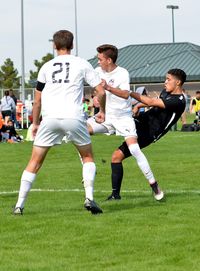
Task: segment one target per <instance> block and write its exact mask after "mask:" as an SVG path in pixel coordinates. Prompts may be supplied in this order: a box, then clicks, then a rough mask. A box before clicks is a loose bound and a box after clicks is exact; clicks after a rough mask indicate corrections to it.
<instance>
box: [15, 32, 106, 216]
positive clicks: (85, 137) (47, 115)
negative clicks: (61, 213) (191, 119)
mask: <svg viewBox="0 0 200 271" xmlns="http://www.w3.org/2000/svg"><path fill="white" fill-rule="evenodd" d="M53 41H54V46H55V49H56V50H57V54H58V56H57V57H55V58H54V59H52V60H50V61H48V62H47V63H45V64H44V65H43V66H42V68H41V69H40V71H39V74H38V80H37V87H36V90H35V98H34V105H33V128H32V132H33V136H34V137H35V140H34V145H33V150H32V156H31V158H30V161H29V163H28V165H27V167H26V169H25V170H24V172H23V174H22V177H21V186H20V190H19V196H18V201H17V203H16V206H15V208H14V214H15V215H18V214H19V215H22V214H23V209H24V204H25V200H26V198H27V195H28V192H29V191H30V189H31V186H32V184H33V182H34V180H35V178H36V174H37V172H38V170H39V169H40V167H41V166H42V164H43V161H44V159H45V157H46V154H47V152H48V151H49V149H50V148H51V147H52V146H54V145H57V144H61V143H62V139H63V137H64V136H67V138H69V139H70V141H72V142H73V144H74V145H75V147H76V148H77V150H78V152H79V153H80V156H81V158H82V161H83V169H82V174H83V183H84V188H85V196H86V200H85V202H84V207H85V208H86V209H87V210H88V211H91V213H93V214H96V213H102V210H101V208H100V207H99V206H98V205H97V204H96V203H95V201H94V199H93V186H94V179H95V173H96V166H95V163H94V160H93V154H92V146H91V140H90V136H89V133H88V130H87V124H86V121H85V118H84V113H83V104H82V101H83V86H84V80H85V81H86V82H87V83H88V84H89V85H90V86H92V87H94V88H95V89H96V92H97V96H98V99H99V102H100V111H99V113H98V115H97V119H98V121H100V122H102V121H104V119H105V90H104V88H103V87H102V85H101V79H100V77H99V76H98V74H97V73H96V72H95V71H94V69H93V68H92V66H91V65H90V63H88V62H87V61H86V60H84V59H81V58H79V57H75V56H73V55H71V50H72V48H73V34H72V33H71V32H69V31H67V30H60V31H58V32H56V33H55V34H54V36H53ZM41 112H42V121H41V123H40V121H39V120H40V113H41Z"/></svg>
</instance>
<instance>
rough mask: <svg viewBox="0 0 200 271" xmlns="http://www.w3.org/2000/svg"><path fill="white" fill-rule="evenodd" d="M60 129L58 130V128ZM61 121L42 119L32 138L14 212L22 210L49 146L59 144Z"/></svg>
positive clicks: (60, 140)
mask: <svg viewBox="0 0 200 271" xmlns="http://www.w3.org/2000/svg"><path fill="white" fill-rule="evenodd" d="M59 129H60V130H59ZM61 129H62V123H60V121H59V120H56V119H43V121H42V122H41V124H40V126H39V129H38V131H37V135H36V137H35V140H34V146H33V150H32V155H31V159H30V161H29V163H28V165H27V167H26V169H25V170H24V172H23V174H22V177H21V185H20V190H19V196H18V201H17V204H16V208H15V210H14V214H20V213H22V211H23V208H24V203H25V200H26V198H27V195H28V192H29V191H30V189H31V187H32V184H33V182H34V180H35V178H36V174H37V172H38V170H39V169H40V167H41V166H42V164H43V161H44V159H45V157H46V154H47V152H48V150H49V149H50V147H51V146H54V145H56V144H61V142H62V138H63V136H64V132H62V130H61Z"/></svg>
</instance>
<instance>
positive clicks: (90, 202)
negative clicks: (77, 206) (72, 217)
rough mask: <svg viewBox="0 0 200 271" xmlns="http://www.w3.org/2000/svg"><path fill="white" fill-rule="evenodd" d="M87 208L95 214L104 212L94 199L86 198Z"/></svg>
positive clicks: (85, 204)
mask: <svg viewBox="0 0 200 271" xmlns="http://www.w3.org/2000/svg"><path fill="white" fill-rule="evenodd" d="M84 207H85V209H87V210H88V211H90V212H91V213H92V214H93V215H96V214H100V213H103V211H102V210H101V208H100V207H99V206H98V205H97V204H96V202H95V201H94V200H90V199H86V200H85V203H84Z"/></svg>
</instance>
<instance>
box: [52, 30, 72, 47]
mask: <svg viewBox="0 0 200 271" xmlns="http://www.w3.org/2000/svg"><path fill="white" fill-rule="evenodd" d="M73 40H74V36H73V34H72V33H71V32H70V31H68V30H60V31H57V32H56V33H55V34H54V35H53V42H54V45H55V48H56V50H68V51H70V50H72V49H73Z"/></svg>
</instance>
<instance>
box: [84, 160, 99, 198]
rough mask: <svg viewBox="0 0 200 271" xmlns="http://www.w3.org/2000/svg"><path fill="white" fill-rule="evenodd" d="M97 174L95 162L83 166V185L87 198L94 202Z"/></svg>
mask: <svg viewBox="0 0 200 271" xmlns="http://www.w3.org/2000/svg"><path fill="white" fill-rule="evenodd" d="M95 174H96V166H95V163H94V162H87V163H84V164H83V183H84V188H85V197H86V198H88V199H90V200H93V193H94V179H95Z"/></svg>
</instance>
